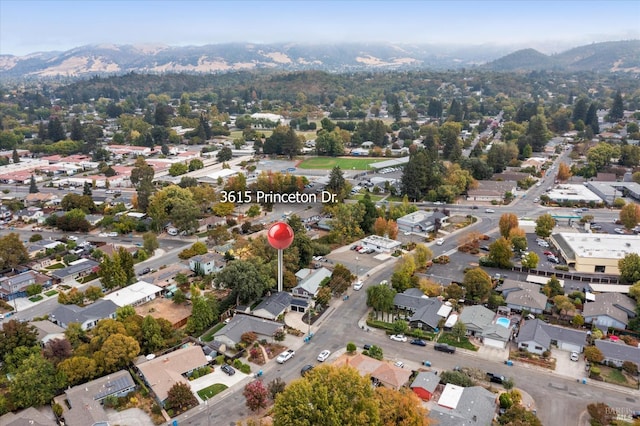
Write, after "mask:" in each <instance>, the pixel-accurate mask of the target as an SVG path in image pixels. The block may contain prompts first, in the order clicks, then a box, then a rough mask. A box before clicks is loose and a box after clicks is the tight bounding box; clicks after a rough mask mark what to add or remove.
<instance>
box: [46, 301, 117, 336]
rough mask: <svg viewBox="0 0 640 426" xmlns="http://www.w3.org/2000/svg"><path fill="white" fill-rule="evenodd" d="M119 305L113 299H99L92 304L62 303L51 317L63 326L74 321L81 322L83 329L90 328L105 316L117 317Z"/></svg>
mask: <svg viewBox="0 0 640 426" xmlns="http://www.w3.org/2000/svg"><path fill="white" fill-rule="evenodd" d="M116 309H118V305H116V304H115V303H113V302H112V301H111V300H104V299H101V300H98V301H97V302H95V303H92V304H90V305H87V306H84V307H80V306H77V305H60V306H58V307H57V308H56V309H55V310H54V311H53V313H52V314H51V315H50V317H49V318H50V319H51V321H52V322H54V323H55V324H58V325H59V326H60V327H62V328H67V327H68V326H69V324H71V323H72V322H75V323H78V324H80V326H81V327H82V329H83V330H90V329H92V328H93V327H95V326H96V324H98V321H100V320H102V319H105V318H111V319H115V318H116Z"/></svg>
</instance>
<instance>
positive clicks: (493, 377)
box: [487, 373, 504, 385]
mask: <svg viewBox="0 0 640 426" xmlns="http://www.w3.org/2000/svg"><path fill="white" fill-rule="evenodd" d="M487 379H489V381H490V382H491V383H497V384H499V385H501V384H502V382H504V376H501V375H499V374H493V373H487Z"/></svg>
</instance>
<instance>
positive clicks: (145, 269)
mask: <svg viewBox="0 0 640 426" xmlns="http://www.w3.org/2000/svg"><path fill="white" fill-rule="evenodd" d="M149 272H151V268H144V269H143V270H142V271H140V275H146V274H148V273H149Z"/></svg>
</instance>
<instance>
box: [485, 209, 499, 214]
mask: <svg viewBox="0 0 640 426" xmlns="http://www.w3.org/2000/svg"><path fill="white" fill-rule="evenodd" d="M484 212H485V213H495V212H496V211H495V210H493V209H486V210H485V211H484Z"/></svg>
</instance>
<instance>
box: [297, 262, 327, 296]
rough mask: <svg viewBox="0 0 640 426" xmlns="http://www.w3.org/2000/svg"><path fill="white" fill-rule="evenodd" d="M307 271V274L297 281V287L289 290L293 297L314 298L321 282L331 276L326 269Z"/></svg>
mask: <svg viewBox="0 0 640 426" xmlns="http://www.w3.org/2000/svg"><path fill="white" fill-rule="evenodd" d="M305 269H306V268H305ZM308 271H309V272H308V274H307V275H306V276H305V277H304V278H301V279H300V281H298V285H297V286H295V287H294V288H293V290H291V293H292V294H293V296H294V297H303V298H305V299H310V298H312V297H315V296H316V294H318V290H319V289H320V284H322V281H323V280H324V279H325V278H330V277H331V274H332V272H331V271H330V270H328V269H327V268H320V269H309V270H308Z"/></svg>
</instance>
